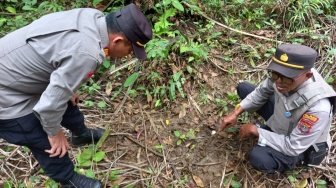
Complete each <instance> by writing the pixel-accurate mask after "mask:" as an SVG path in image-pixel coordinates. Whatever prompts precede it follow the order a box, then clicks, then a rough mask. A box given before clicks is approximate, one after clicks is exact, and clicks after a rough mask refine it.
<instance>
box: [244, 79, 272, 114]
mask: <svg viewBox="0 0 336 188" xmlns="http://www.w3.org/2000/svg"><path fill="white" fill-rule="evenodd" d="M273 94H274V88H273V82H272V81H271V79H270V78H267V79H266V80H264V81H263V82H262V83H261V84H260V85H259V86H258V87H257V88H256V89H255V90H254V91H252V92H251V93H250V94H249V95H247V97H246V98H245V99H244V100H242V101H241V102H240V106H241V107H242V108H243V109H244V110H245V111H247V112H250V113H253V112H255V111H257V110H258V109H259V108H261V107H262V106H263V105H264V104H265V103H266V102H267V100H268V99H269V98H270V97H271V96H272V95H273Z"/></svg>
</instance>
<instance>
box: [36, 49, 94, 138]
mask: <svg viewBox="0 0 336 188" xmlns="http://www.w3.org/2000/svg"><path fill="white" fill-rule="evenodd" d="M56 64H57V66H58V67H57V69H56V70H55V71H53V72H52V73H51V76H50V83H49V85H48V87H47V88H46V90H45V91H44V92H43V93H42V95H41V98H40V100H39V102H38V103H37V104H36V105H35V107H34V109H33V111H34V113H35V115H36V116H37V118H39V119H40V121H41V124H42V126H43V129H44V130H45V132H46V133H47V134H48V135H49V136H53V135H55V134H57V133H58V131H59V129H60V123H61V121H62V116H63V114H64V112H65V110H66V109H67V102H68V101H69V100H70V99H71V97H72V96H73V95H74V93H75V92H76V91H77V89H78V88H79V87H80V86H81V85H82V84H83V83H84V82H85V81H86V80H87V79H88V78H89V77H90V76H91V75H92V74H93V72H94V71H95V70H96V69H97V67H98V66H99V63H98V60H97V59H95V58H93V57H92V56H90V55H88V54H86V53H70V54H66V55H64V56H63V57H61V58H59V59H58V61H57V63H56Z"/></svg>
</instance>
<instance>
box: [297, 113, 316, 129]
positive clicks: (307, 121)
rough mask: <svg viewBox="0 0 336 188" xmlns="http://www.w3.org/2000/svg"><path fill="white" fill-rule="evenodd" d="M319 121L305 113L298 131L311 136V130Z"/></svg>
mask: <svg viewBox="0 0 336 188" xmlns="http://www.w3.org/2000/svg"><path fill="white" fill-rule="evenodd" d="M318 120H319V118H318V117H316V116H314V115H311V114H307V113H305V114H303V115H302V117H301V119H300V121H299V123H298V129H299V130H300V131H301V133H302V134H309V133H310V130H311V128H312V127H313V125H314V124H315V123H316V122H317V121H318Z"/></svg>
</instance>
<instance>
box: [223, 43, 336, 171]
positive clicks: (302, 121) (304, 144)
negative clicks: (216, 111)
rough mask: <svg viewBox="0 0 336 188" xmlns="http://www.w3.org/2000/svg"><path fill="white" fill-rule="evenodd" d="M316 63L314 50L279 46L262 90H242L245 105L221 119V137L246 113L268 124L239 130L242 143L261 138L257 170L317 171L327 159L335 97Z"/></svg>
mask: <svg viewBox="0 0 336 188" xmlns="http://www.w3.org/2000/svg"><path fill="white" fill-rule="evenodd" d="M316 57H317V53H316V51H315V50H314V49H312V48H310V47H307V46H304V45H299V44H283V45H280V46H279V47H278V48H277V49H276V52H275V56H274V57H273V58H272V62H271V63H270V65H269V66H268V67H267V69H268V71H269V77H268V78H266V79H265V80H264V81H263V82H262V83H261V84H260V85H259V86H258V87H256V86H254V85H252V84H250V83H247V82H243V83H240V84H239V85H238V87H237V93H238V95H239V97H240V98H241V99H242V101H241V103H240V105H239V106H238V107H237V108H236V109H235V110H234V111H233V112H231V113H229V114H228V115H227V116H226V117H224V118H223V119H222V124H221V125H220V126H219V127H218V131H222V130H224V129H225V128H228V127H230V126H233V125H235V124H236V123H237V117H238V116H239V114H241V113H242V112H244V111H247V112H250V113H252V112H257V113H258V114H259V115H261V116H262V117H263V118H264V119H265V120H266V121H267V122H266V125H263V124H243V125H241V127H240V132H239V136H240V138H246V137H250V136H257V137H258V145H257V146H255V147H253V149H252V151H251V152H250V155H249V161H250V163H251V165H252V166H253V167H254V168H255V169H257V170H259V171H263V172H266V173H274V172H275V171H279V172H284V171H286V170H289V169H293V168H294V167H295V166H296V165H297V164H302V163H304V164H314V165H319V164H320V163H321V162H322V160H323V159H324V158H325V156H326V155H327V151H328V148H330V146H331V139H330V135H329V131H330V124H331V121H332V117H333V115H334V114H335V109H333V106H335V101H336V100H335V96H336V93H335V91H334V90H333V89H332V88H331V87H330V86H329V85H328V84H327V83H326V82H325V81H324V79H323V78H322V77H321V75H320V74H319V73H318V72H317V71H316V70H315V69H314V68H313V67H314V63H315V60H316Z"/></svg>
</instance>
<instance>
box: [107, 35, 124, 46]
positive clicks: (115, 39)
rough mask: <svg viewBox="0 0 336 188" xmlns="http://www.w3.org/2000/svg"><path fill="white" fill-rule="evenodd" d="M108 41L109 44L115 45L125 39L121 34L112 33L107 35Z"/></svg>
mask: <svg viewBox="0 0 336 188" xmlns="http://www.w3.org/2000/svg"><path fill="white" fill-rule="evenodd" d="M109 40H110V43H114V44H116V43H118V42H122V41H124V40H125V39H124V37H123V36H122V35H121V34H117V33H114V34H109Z"/></svg>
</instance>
